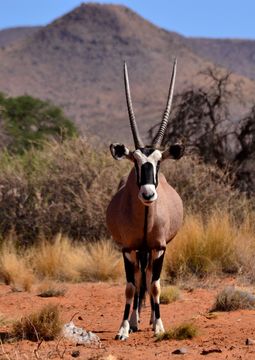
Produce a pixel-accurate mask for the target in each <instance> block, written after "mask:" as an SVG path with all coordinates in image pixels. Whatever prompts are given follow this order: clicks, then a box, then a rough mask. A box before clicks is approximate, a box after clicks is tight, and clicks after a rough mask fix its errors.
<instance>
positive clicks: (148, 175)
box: [106, 60, 184, 340]
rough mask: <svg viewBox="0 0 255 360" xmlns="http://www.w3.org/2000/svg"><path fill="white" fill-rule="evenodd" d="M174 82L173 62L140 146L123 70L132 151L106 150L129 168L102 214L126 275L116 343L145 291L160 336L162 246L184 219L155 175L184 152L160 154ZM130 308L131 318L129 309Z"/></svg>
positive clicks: (133, 321) (173, 149)
mask: <svg viewBox="0 0 255 360" xmlns="http://www.w3.org/2000/svg"><path fill="white" fill-rule="evenodd" d="M175 76H176V60H175V62H174V66H173V71H172V76H171V82H170V87H169V93H168V99H167V105H166V109H165V111H164V114H163V119H162V121H161V124H160V127H159V130H158V133H157V135H156V137H155V139H154V141H153V142H152V144H151V145H150V146H144V144H143V142H142V140H141V138H140V136H139V132H138V129H137V125H136V120H135V115H134V111H133V106H132V101H131V95H130V87H129V80H128V72H127V66H126V63H125V64H124V80H125V90H126V99H127V107H128V113H129V119H130V125H131V130H132V134H133V138H134V144H135V150H134V151H130V150H129V149H128V148H127V147H126V146H125V145H123V144H111V146H110V150H111V154H112V156H113V157H114V158H115V159H117V160H122V159H125V158H126V159H129V160H130V161H132V162H133V164H134V166H133V168H132V170H131V171H130V173H129V175H128V177H127V179H126V180H125V181H122V182H121V184H120V186H119V189H118V192H117V193H116V194H115V195H114V196H113V198H112V200H111V202H110V204H109V206H108V208H107V213H106V221H107V226H108V228H109V230H110V232H111V234H112V237H113V239H114V241H116V243H117V244H118V245H119V246H120V247H121V248H122V252H123V258H124V265H125V272H126V280H127V284H126V293H125V294H126V305H125V310H124V316H123V321H122V322H121V326H120V329H119V331H118V333H117V335H116V339H119V340H125V339H127V338H128V336H129V332H130V331H137V330H138V325H139V316H140V310H141V303H142V299H143V297H144V294H145V291H146V290H147V291H148V292H149V294H150V298H151V324H152V326H153V329H154V332H155V334H158V333H160V332H164V327H163V323H162V320H161V318H160V306H159V303H160V300H159V299H160V273H161V270H162V266H163V259H164V254H165V250H166V245H167V243H169V242H170V241H171V240H172V239H173V238H174V237H175V235H176V233H177V232H178V230H179V228H180V226H181V224H182V219H183V206H182V200H181V198H180V196H179V195H178V194H177V192H176V191H175V190H174V189H173V188H172V187H171V186H170V185H169V184H168V182H167V181H166V178H165V176H164V175H163V174H162V173H160V172H159V167H160V163H161V162H162V161H164V160H166V159H169V158H172V159H179V158H180V157H181V156H182V155H183V151H184V146H183V145H181V144H174V145H171V146H170V147H168V148H167V149H165V150H164V151H163V150H161V149H160V146H161V142H162V139H163V136H164V132H165V130H166V127H167V123H168V119H169V115H170V109H171V103H172V98H173V89H174V82H175ZM132 302H133V309H132V313H131V316H130V318H129V315H130V310H131V309H130V308H131V305H132Z"/></svg>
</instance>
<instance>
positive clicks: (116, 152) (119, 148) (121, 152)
mask: <svg viewBox="0 0 255 360" xmlns="http://www.w3.org/2000/svg"><path fill="white" fill-rule="evenodd" d="M110 151H111V154H112V156H113V157H114V159H116V160H122V159H131V158H132V155H131V153H130V151H129V150H128V148H127V147H126V146H125V145H124V144H111V145H110Z"/></svg>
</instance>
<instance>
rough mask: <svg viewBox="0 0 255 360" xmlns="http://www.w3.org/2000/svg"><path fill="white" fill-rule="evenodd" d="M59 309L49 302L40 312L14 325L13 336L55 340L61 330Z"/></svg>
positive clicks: (27, 338) (33, 339)
mask: <svg viewBox="0 0 255 360" xmlns="http://www.w3.org/2000/svg"><path fill="white" fill-rule="evenodd" d="M61 329H62V323H61V321H60V316H59V309H58V307H57V306H56V305H51V304H48V305H46V306H45V307H44V308H42V309H41V310H40V311H39V312H36V313H33V314H31V315H29V316H27V317H23V318H22V319H21V320H19V321H16V322H15V323H14V324H13V326H12V332H11V334H12V336H13V337H14V338H16V339H19V340H24V339H26V340H31V341H40V340H45V341H48V340H54V339H55V338H56V337H57V336H58V335H59V334H60V332H61Z"/></svg>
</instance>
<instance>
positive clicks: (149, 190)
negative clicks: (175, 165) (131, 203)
mask: <svg viewBox="0 0 255 360" xmlns="http://www.w3.org/2000/svg"><path fill="white" fill-rule="evenodd" d="M152 194H153V196H151V195H152ZM144 196H145V197H146V196H148V197H149V196H151V197H150V198H149V199H148V200H146V199H145V197H144ZM138 197H139V199H140V200H141V201H142V202H143V203H144V204H145V205H147V206H148V205H150V204H151V203H152V202H153V201H155V200H157V198H158V194H157V191H156V188H155V185H153V184H147V185H142V186H141V187H140V191H139V194H138Z"/></svg>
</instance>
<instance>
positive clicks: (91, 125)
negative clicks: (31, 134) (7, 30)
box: [0, 4, 255, 141]
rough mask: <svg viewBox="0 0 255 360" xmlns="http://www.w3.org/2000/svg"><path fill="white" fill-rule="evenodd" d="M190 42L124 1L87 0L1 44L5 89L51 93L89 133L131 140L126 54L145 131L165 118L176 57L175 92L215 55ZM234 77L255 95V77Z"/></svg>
mask: <svg viewBox="0 0 255 360" xmlns="http://www.w3.org/2000/svg"><path fill="white" fill-rule="evenodd" d="M18 40H19V39H18ZM191 40H192V39H191ZM188 42H189V39H187V38H184V37H182V36H180V35H178V34H176V33H173V32H168V31H165V30H163V29H160V28H158V27H156V26H154V25H152V24H151V23H150V22H148V21H146V20H144V19H143V18H141V17H140V16H138V15H137V14H135V13H134V12H132V11H131V10H129V9H128V8H126V7H123V6H115V5H98V4H82V5H81V6H79V7H78V8H76V9H75V10H73V11H72V12H70V13H68V14H66V15H65V16H63V17H61V18H59V19H57V20H55V21H54V22H52V23H51V24H49V25H48V26H45V27H41V28H38V29H35V30H33V28H31V29H30V30H29V31H28V33H27V36H24V37H22V39H20V40H19V41H14V40H13V41H10V45H9V46H6V47H4V48H2V49H1V50H0V63H1V67H0V91H4V92H6V93H7V94H10V95H19V94H24V93H27V94H31V95H33V96H38V97H40V98H42V99H50V100H52V101H54V102H55V103H57V104H58V105H61V106H63V107H64V109H65V111H66V113H67V114H68V115H69V116H71V117H72V118H73V119H74V120H75V122H76V123H77V124H78V125H79V127H80V129H81V131H82V132H83V133H89V134H92V135H95V136H96V137H98V138H99V139H102V140H103V141H108V139H111V140H112V141H124V140H125V139H126V138H127V139H128V141H129V140H130V131H129V124H128V117H127V110H126V103H125V96H124V86H123V60H124V59H125V60H126V61H127V63H128V67H129V76H130V82H131V90H132V95H133V102H134V108H135V111H136V115H137V120H138V122H139V125H140V128H141V132H142V133H143V134H145V133H146V131H147V130H148V128H149V127H150V126H151V125H153V124H155V123H157V122H158V121H159V120H160V118H161V114H162V110H163V109H164V106H165V101H166V96H167V91H168V86H169V78H170V72H171V66H172V65H171V63H172V61H173V58H174V57H176V56H177V57H178V75H177V84H176V85H177V86H176V88H177V91H180V90H182V89H184V88H185V87H187V86H190V85H191V84H196V85H198V86H199V85H201V79H200V78H199V77H197V76H196V75H197V73H198V72H199V71H201V70H202V69H205V68H206V67H208V66H209V65H211V64H212V62H213V61H215V57H213V56H211V57H210V56H209V55H208V56H207V54H209V51H207V53H206V56H205V55H204V54H201V53H200V51H199V46H197V45H196V44H195V42H193V45H189V44H188ZM0 44H1V32H0ZM204 48H206V46H204ZM205 58H207V59H205ZM219 64H221V63H220V62H219ZM239 73H240V74H241V75H242V74H243V73H241V72H239ZM233 79H234V81H236V82H237V81H240V80H242V82H241V83H242V90H243V92H244V96H245V97H246V100H247V101H253V100H254V99H255V95H254V94H255V83H254V82H253V81H251V80H250V79H248V78H247V77H242V76H240V75H236V76H234V77H233Z"/></svg>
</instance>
